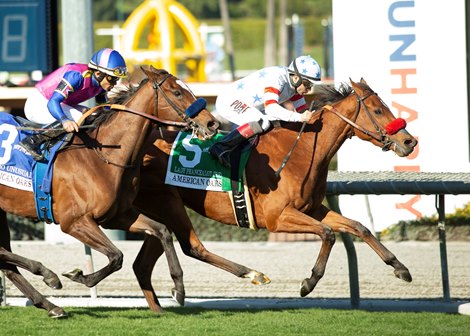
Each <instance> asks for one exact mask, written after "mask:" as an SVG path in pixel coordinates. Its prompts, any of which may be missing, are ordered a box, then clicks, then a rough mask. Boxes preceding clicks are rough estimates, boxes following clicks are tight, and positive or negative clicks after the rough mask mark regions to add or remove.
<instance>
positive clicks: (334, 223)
mask: <svg viewBox="0 0 470 336" xmlns="http://www.w3.org/2000/svg"><path fill="white" fill-rule="evenodd" d="M323 210H325V211H328V213H327V214H326V216H325V217H324V218H323V219H322V223H325V224H327V225H328V226H330V227H331V228H332V229H333V230H334V231H335V232H347V233H350V234H352V235H354V236H356V237H359V238H361V239H362V240H363V241H364V242H366V243H367V245H369V246H370V247H371V248H372V249H373V250H374V251H375V253H377V254H378V255H379V257H380V258H381V259H382V260H383V261H384V263H385V264H387V265H390V266H392V267H393V268H394V274H395V276H396V277H397V278H399V279H402V280H404V281H407V282H411V280H412V277H411V274H410V271H409V270H408V268H406V266H405V265H403V264H402V263H401V262H400V261H399V260H398V259H397V257H396V256H395V255H394V254H393V253H392V252H390V251H389V250H388V249H387V248H386V247H385V246H384V245H383V244H382V243H381V242H379V241H378V240H377V238H375V237H374V235H373V234H372V233H371V232H370V231H369V230H368V229H367V228H366V227H365V226H364V225H362V224H361V223H359V222H357V221H355V220H352V219H348V218H346V217H344V216H342V215H340V214H338V213H336V212H334V211H332V210H329V209H327V208H326V207H324V209H323Z"/></svg>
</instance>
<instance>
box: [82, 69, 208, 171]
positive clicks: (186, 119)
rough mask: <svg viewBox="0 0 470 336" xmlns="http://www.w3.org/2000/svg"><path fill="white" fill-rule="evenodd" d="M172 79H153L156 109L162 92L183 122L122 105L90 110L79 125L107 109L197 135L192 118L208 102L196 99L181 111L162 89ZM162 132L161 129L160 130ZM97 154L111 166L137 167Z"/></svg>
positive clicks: (196, 127)
mask: <svg viewBox="0 0 470 336" xmlns="http://www.w3.org/2000/svg"><path fill="white" fill-rule="evenodd" d="M170 77H172V75H171V74H170V73H167V74H165V76H163V78H162V79H160V81H158V82H156V81H155V80H154V79H152V87H153V89H154V91H155V109H156V110H157V111H158V93H159V92H160V93H161V94H162V96H163V97H164V98H165V100H166V102H167V103H168V104H169V105H170V106H171V107H172V108H173V109H174V110H175V111H176V113H177V114H178V116H179V117H180V118H181V119H183V121H182V122H178V121H172V120H164V119H161V118H159V117H157V116H153V115H149V114H146V113H143V112H141V111H137V110H134V109H132V108H129V107H127V106H125V105H120V104H107V105H101V106H97V107H96V108H93V109H90V110H89V111H88V112H87V113H86V114H84V115H83V116H82V118H81V119H80V121H79V122H78V124H79V125H80V123H81V122H82V121H83V120H84V119H85V118H86V117H87V116H89V115H91V114H92V113H93V112H94V111H96V110H97V109H98V108H103V107H104V108H105V109H107V110H119V111H123V112H128V113H132V114H136V115H139V116H141V117H144V118H146V119H149V120H152V121H155V122H156V123H157V124H158V125H162V124H163V125H166V126H174V127H178V128H182V129H183V130H184V131H187V130H189V129H191V130H192V132H193V134H195V133H197V132H198V130H199V125H198V124H197V123H196V122H194V121H193V120H192V117H194V116H196V115H197V114H198V113H199V112H201V111H202V110H203V109H205V108H206V101H205V100H204V99H202V98H198V99H196V100H195V101H194V102H193V103H192V104H191V105H190V106H189V107H188V108H187V109H186V110H185V111H183V110H182V109H180V108H179V107H178V106H177V105H176V104H175V103H174V102H173V101H171V99H170V98H169V97H168V95H167V94H166V93H165V90H163V88H162V84H163V83H164V82H165V81H166V80H167V79H168V78H170ZM160 132H161V128H160ZM94 151H95V153H96V154H97V155H98V157H99V158H100V159H101V160H103V161H104V162H106V163H107V164H111V165H114V166H117V167H121V168H133V167H134V166H135V165H121V164H117V163H113V162H111V161H109V160H108V159H106V158H105V157H104V156H103V155H102V154H101V153H99V152H98V150H97V149H96V148H94Z"/></svg>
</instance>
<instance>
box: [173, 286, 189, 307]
mask: <svg viewBox="0 0 470 336" xmlns="http://www.w3.org/2000/svg"><path fill="white" fill-rule="evenodd" d="M171 296H172V298H173V300H175V301H176V303H178V304H179V305H180V306H184V299H185V298H186V294H185V293H184V291H183V292H180V291H178V290H176V288H172V289H171Z"/></svg>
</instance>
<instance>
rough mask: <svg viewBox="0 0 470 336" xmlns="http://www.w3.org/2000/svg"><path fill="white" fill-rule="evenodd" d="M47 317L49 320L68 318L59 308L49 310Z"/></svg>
mask: <svg viewBox="0 0 470 336" xmlns="http://www.w3.org/2000/svg"><path fill="white" fill-rule="evenodd" d="M47 315H48V316H49V317H51V318H67V317H69V315H68V314H67V313H66V312H65V310H64V309H63V308H61V307H55V308H53V309H51V310H49V313H48V314H47Z"/></svg>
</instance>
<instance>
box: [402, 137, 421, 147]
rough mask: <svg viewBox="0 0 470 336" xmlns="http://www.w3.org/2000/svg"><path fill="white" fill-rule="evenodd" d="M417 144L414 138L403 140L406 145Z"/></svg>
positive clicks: (412, 145)
mask: <svg viewBox="0 0 470 336" xmlns="http://www.w3.org/2000/svg"><path fill="white" fill-rule="evenodd" d="M417 144H418V141H416V140H415V139H407V140H405V145H406V146H407V147H415V146H416V145H417Z"/></svg>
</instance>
